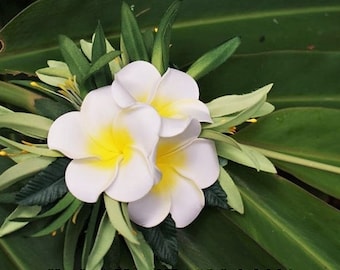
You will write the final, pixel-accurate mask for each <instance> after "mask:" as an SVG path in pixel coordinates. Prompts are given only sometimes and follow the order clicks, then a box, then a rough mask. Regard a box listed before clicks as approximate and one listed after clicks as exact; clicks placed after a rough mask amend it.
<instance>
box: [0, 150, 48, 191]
mask: <svg viewBox="0 0 340 270" xmlns="http://www.w3.org/2000/svg"><path fill="white" fill-rule="evenodd" d="M53 160H54V158H48V157H36V158H30V159H27V160H24V161H23V162H20V163H18V164H16V165H13V166H12V167H10V168H8V169H7V170H5V171H4V172H3V173H2V174H1V175H0V190H3V189H5V188H7V187H9V186H11V185H13V184H15V183H17V182H19V181H20V180H23V179H25V178H28V177H30V176H32V175H34V174H36V173H38V172H39V171H41V170H43V169H44V168H46V167H47V166H48V165H49V164H50V163H51V162H52V161H53Z"/></svg>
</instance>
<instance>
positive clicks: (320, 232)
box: [222, 165, 340, 269]
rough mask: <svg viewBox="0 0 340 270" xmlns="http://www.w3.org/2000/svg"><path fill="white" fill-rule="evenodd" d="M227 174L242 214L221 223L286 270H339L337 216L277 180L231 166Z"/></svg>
mask: <svg viewBox="0 0 340 270" xmlns="http://www.w3.org/2000/svg"><path fill="white" fill-rule="evenodd" d="M228 172H229V173H230V174H231V176H232V177H233V179H234V181H235V183H236V184H237V186H238V188H239V190H240V192H241V195H242V198H243V202H244V206H245V209H246V211H245V214H244V215H243V216H240V215H238V214H235V213H232V212H223V213H222V215H223V216H224V217H227V218H228V219H230V220H231V221H232V222H233V223H234V224H236V225H237V226H239V227H240V228H241V229H242V230H244V231H245V232H246V233H247V234H249V235H250V236H251V237H252V238H253V239H254V240H255V241H256V242H258V243H259V245H261V246H262V247H263V248H264V249H265V250H267V251H269V252H270V254H271V255H272V256H274V257H275V258H276V259H277V260H278V261H279V262H280V263H282V264H283V265H284V267H285V268H287V269H301V268H303V269H336V268H337V267H338V265H339V263H340V259H339V256H337V251H338V250H339V248H340V239H339V238H338V237H335V235H338V234H339V233H340V228H339V222H340V212H339V211H338V210H336V209H335V208H333V207H331V206H330V205H327V204H326V203H325V202H323V201H321V200H319V199H317V198H315V197H314V196H312V195H310V194H309V193H307V192H306V191H304V190H302V189H301V188H299V187H297V186H296V185H295V184H293V183H291V182H289V181H287V180H286V179H283V178H281V177H279V176H276V175H270V174H265V173H257V172H255V171H252V170H250V169H247V168H244V167H240V166H231V165H230V166H229V165H228ZM326 224H327V225H326ZM292 250H294V256H292Z"/></svg>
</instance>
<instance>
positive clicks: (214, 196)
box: [203, 181, 229, 209]
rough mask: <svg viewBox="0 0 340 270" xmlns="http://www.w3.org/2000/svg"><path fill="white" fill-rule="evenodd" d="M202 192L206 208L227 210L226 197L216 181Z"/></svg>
mask: <svg viewBox="0 0 340 270" xmlns="http://www.w3.org/2000/svg"><path fill="white" fill-rule="evenodd" d="M203 192H204V198H205V204H206V205H207V206H217V207H221V208H223V209H229V207H228V204H227V195H226V193H225V192H224V190H223V189H222V187H221V185H220V184H219V182H218V181H216V182H215V183H214V184H213V185H212V186H210V187H208V188H206V189H204V190H203Z"/></svg>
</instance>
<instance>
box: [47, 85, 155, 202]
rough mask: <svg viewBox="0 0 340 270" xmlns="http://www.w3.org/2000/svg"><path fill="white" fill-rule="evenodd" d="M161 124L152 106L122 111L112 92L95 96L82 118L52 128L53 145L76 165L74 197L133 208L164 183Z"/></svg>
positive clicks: (70, 172)
mask: <svg viewBox="0 0 340 270" xmlns="http://www.w3.org/2000/svg"><path fill="white" fill-rule="evenodd" d="M160 127H161V120H160V117H159V115H158V113H157V112H156V111H155V110H154V109H153V108H152V107H151V106H149V105H145V104H135V105H133V106H130V107H129V108H126V109H122V108H121V107H119V106H118V105H117V104H116V103H115V101H114V99H113V97H112V92H111V87H103V88H100V89H96V90H93V91H92V92H91V93H90V94H88V95H87V96H86V98H85V100H84V102H83V105H82V107H81V110H80V112H70V113H67V114H64V115H63V116H61V117H60V118H58V119H57V120H56V121H55V122H54V123H53V125H52V127H51V129H50V132H49V135H48V144H49V147H50V148H53V149H55V150H59V151H61V152H62V153H63V154H64V155H66V156H67V157H70V158H72V159H73V161H72V162H71V163H70V165H69V166H68V168H67V170H66V175H65V178H66V183H67V186H68V188H69V190H70V191H71V193H72V194H73V195H74V196H76V197H77V198H78V199H80V200H82V201H85V202H95V201H96V200H97V199H98V196H99V195H100V194H101V193H102V192H106V193H107V194H108V195H109V196H110V197H112V198H113V199H116V200H119V201H123V202H129V201H134V200H138V199H140V198H141V197H143V196H144V195H145V194H146V193H148V192H149V191H150V190H151V188H152V186H153V185H154V184H155V183H156V182H158V181H159V179H160V173H159V171H158V169H157V168H156V166H155V165H154V161H155V149H156V146H157V143H158V140H159V131H160Z"/></svg>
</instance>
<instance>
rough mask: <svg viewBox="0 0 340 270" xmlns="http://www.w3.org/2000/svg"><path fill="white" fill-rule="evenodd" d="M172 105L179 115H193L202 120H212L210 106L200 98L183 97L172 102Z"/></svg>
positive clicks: (192, 116) (209, 121) (208, 121)
mask: <svg viewBox="0 0 340 270" xmlns="http://www.w3.org/2000/svg"><path fill="white" fill-rule="evenodd" d="M171 106H172V108H173V110H174V111H176V112H177V113H178V115H182V116H187V117H191V118H193V119H197V120H198V121H200V122H207V123H211V122H212V119H211V117H210V112H209V109H208V107H207V106H206V105H205V104H204V103H203V102H202V101H200V100H195V99H190V100H188V99H182V100H179V101H176V102H174V103H172V104H171Z"/></svg>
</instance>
